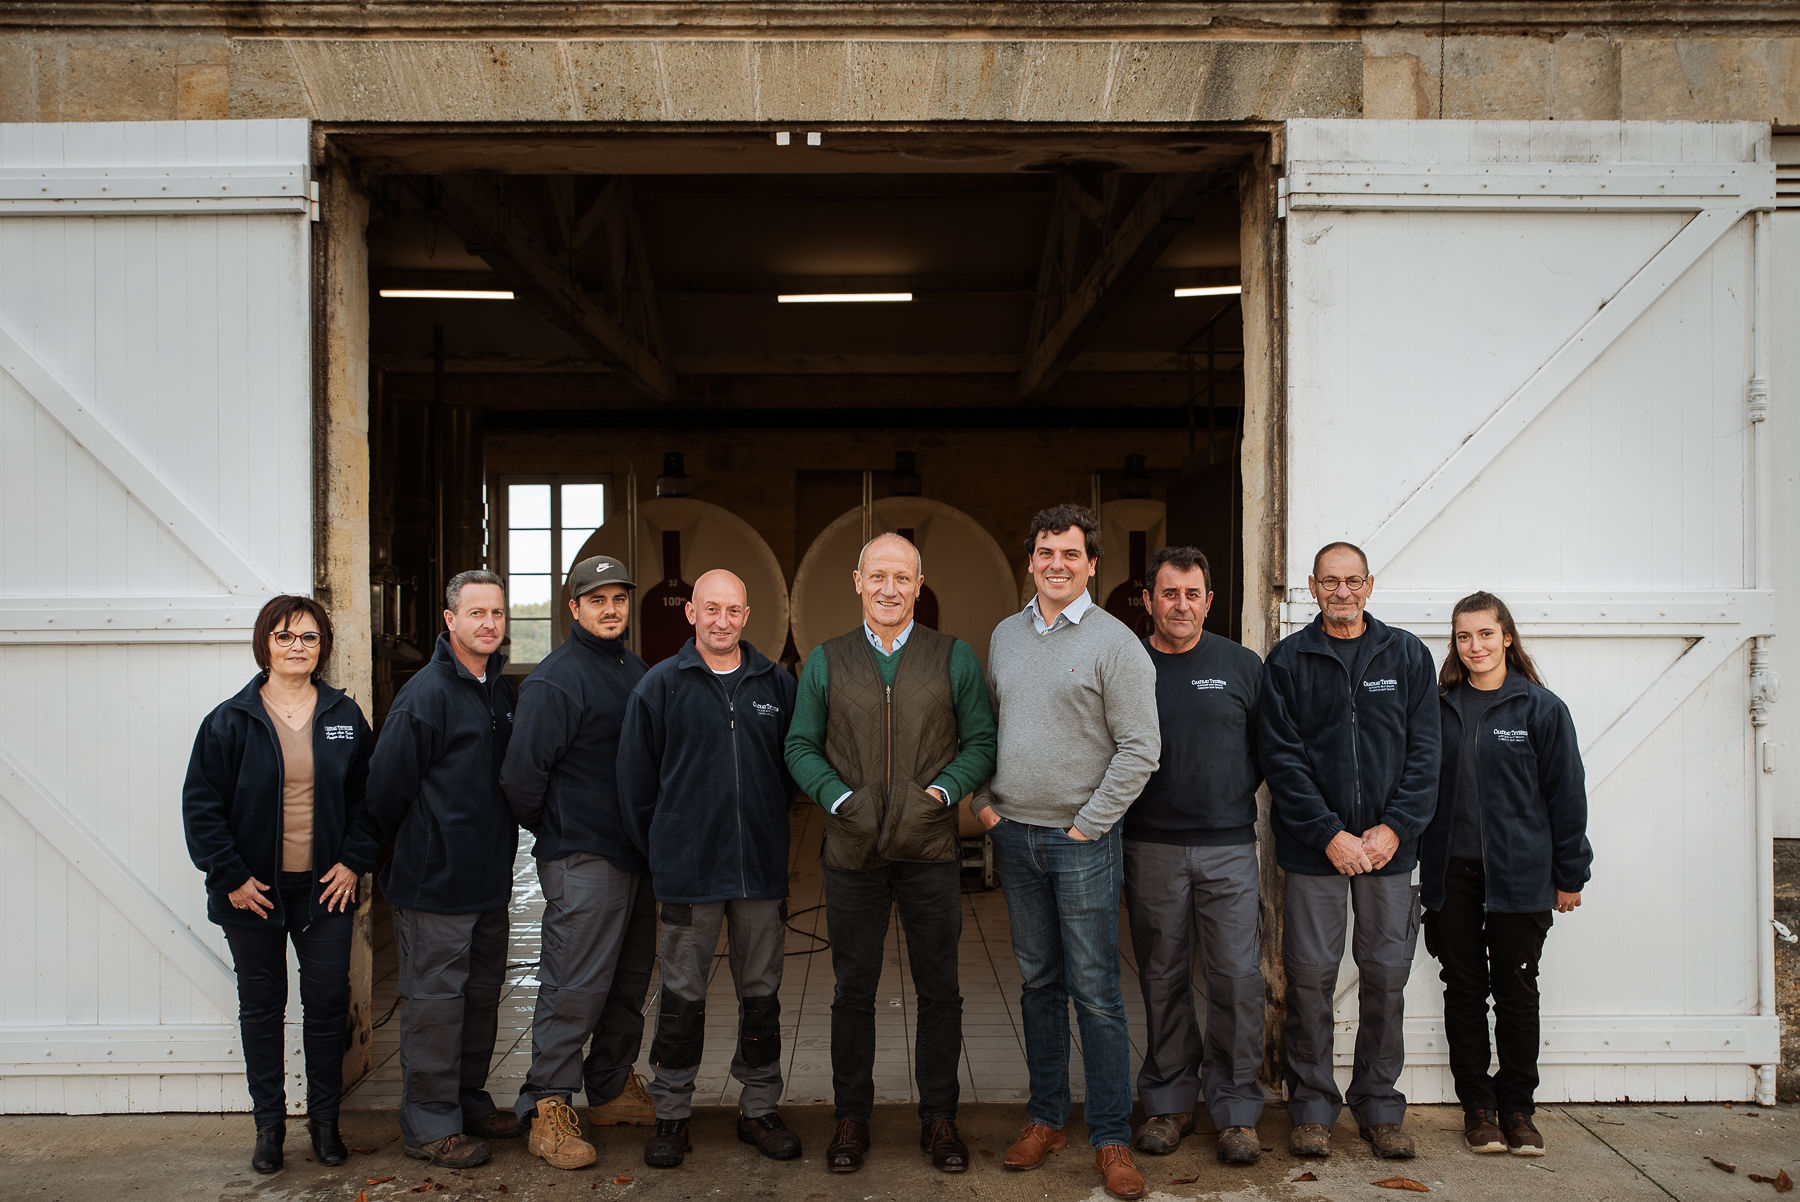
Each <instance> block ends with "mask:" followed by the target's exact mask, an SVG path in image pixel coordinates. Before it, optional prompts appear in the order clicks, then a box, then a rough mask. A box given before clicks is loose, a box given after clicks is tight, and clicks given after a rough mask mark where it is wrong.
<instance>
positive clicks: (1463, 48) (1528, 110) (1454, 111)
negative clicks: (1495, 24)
mask: <svg viewBox="0 0 1800 1202" xmlns="http://www.w3.org/2000/svg"><path fill="white" fill-rule="evenodd" d="M1428 69H1429V66H1428ZM1443 71H1444V80H1443V98H1444V99H1443V113H1442V116H1445V117H1448V118H1451V119H1455V120H1473V121H1528V120H1541V119H1544V118H1548V117H1549V116H1550V115H1551V106H1550V43H1549V42H1547V41H1545V40H1544V39H1542V38H1537V37H1460V38H1452V39H1451V40H1450V42H1449V44H1448V45H1446V46H1445V48H1444V68H1443Z"/></svg>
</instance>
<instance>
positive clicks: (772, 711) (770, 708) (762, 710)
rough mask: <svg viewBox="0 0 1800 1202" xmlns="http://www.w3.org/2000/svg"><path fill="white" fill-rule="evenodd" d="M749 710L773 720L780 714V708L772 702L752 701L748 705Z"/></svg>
mask: <svg viewBox="0 0 1800 1202" xmlns="http://www.w3.org/2000/svg"><path fill="white" fill-rule="evenodd" d="M750 708H751V709H753V710H755V711H756V712H757V713H759V714H761V715H762V716H763V717H765V718H773V717H774V716H775V715H776V714H779V713H780V712H781V707H780V706H779V705H776V704H775V703H774V702H773V701H752V702H751V703H750Z"/></svg>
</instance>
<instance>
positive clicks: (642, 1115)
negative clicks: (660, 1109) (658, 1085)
mask: <svg viewBox="0 0 1800 1202" xmlns="http://www.w3.org/2000/svg"><path fill="white" fill-rule="evenodd" d="M583 1117H584V1118H586V1119H587V1121H588V1126H590V1127H653V1126H655V1125H656V1104H655V1103H654V1102H652V1101H651V1100H650V1093H649V1091H648V1090H646V1089H645V1088H644V1079H643V1078H642V1077H640V1076H638V1075H637V1074H636V1073H626V1074H625V1088H624V1089H622V1090H620V1091H619V1096H618V1097H616V1098H608V1099H607V1100H606V1101H604V1102H601V1103H600V1104H599V1105H597V1106H589V1107H588V1108H587V1113H586V1114H585V1115H584V1116H583Z"/></svg>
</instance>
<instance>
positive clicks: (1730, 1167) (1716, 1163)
mask: <svg viewBox="0 0 1800 1202" xmlns="http://www.w3.org/2000/svg"><path fill="white" fill-rule="evenodd" d="M1706 1163H1708V1164H1710V1165H1712V1167H1713V1168H1715V1169H1724V1170H1725V1171H1726V1172H1727V1173H1735V1172H1737V1166H1736V1165H1735V1164H1726V1163H1725V1162H1724V1161H1723V1160H1716V1159H1714V1158H1713V1157H1711V1156H1708V1157H1707V1158H1706Z"/></svg>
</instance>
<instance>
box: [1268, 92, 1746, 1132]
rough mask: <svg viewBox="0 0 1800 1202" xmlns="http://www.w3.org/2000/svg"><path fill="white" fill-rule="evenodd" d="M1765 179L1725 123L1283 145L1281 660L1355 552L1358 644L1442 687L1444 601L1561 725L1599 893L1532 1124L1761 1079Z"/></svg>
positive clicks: (1297, 134)
mask: <svg viewBox="0 0 1800 1202" xmlns="http://www.w3.org/2000/svg"><path fill="white" fill-rule="evenodd" d="M1769 157H1770V156H1769V134H1768V129H1767V128H1766V127H1761V126H1753V125H1741V124H1712V125H1697V124H1633V123H1594V124H1584V123H1566V122H1555V123H1547V122H1546V123H1524V122H1459V121H1437V122H1400V121H1395V122H1388V121H1300V122H1293V123H1290V124H1289V125H1288V127H1287V146H1286V160H1287V162H1286V171H1287V176H1286V200H1285V203H1286V208H1287V215H1286V220H1285V223H1284V224H1285V227H1286V228H1285V234H1284V239H1283V247H1284V251H1285V254H1286V257H1287V277H1286V369H1287V402H1288V403H1287V447H1288V457H1287V567H1286V572H1287V594H1286V597H1287V600H1286V604H1285V606H1284V609H1283V615H1282V617H1283V626H1284V632H1286V631H1292V630H1294V629H1297V628H1298V627H1299V626H1301V625H1304V624H1305V623H1306V622H1309V621H1311V619H1312V617H1313V615H1314V613H1315V612H1316V609H1315V608H1314V606H1313V605H1312V603H1311V599H1310V597H1309V596H1308V595H1307V592H1306V588H1305V584H1306V576H1307V572H1308V570H1309V568H1310V566H1311V556H1312V553H1313V551H1314V550H1315V549H1316V548H1317V547H1318V546H1320V545H1321V544H1323V543H1324V542H1326V541H1329V540H1332V539H1338V538H1344V539H1349V540H1351V541H1353V542H1356V543H1358V544H1360V545H1361V546H1363V547H1364V548H1365V549H1366V550H1367V551H1368V554H1369V558H1370V561H1371V566H1372V568H1373V571H1374V573H1375V578H1376V589H1375V593H1374V596H1373V598H1372V600H1371V602H1370V607H1369V608H1370V612H1371V613H1374V614H1376V615H1377V616H1380V617H1382V618H1383V619H1384V620H1387V621H1390V622H1393V623H1395V624H1398V625H1401V626H1404V627H1407V628H1408V629H1410V630H1412V631H1413V632H1414V633H1416V634H1418V635H1420V636H1421V637H1423V638H1425V639H1426V641H1427V643H1428V645H1429V646H1430V647H1431V648H1432V651H1433V653H1434V655H1435V656H1437V657H1439V658H1440V659H1441V657H1442V656H1443V655H1444V653H1445V650H1446V648H1447V639H1448V634H1449V625H1448V623H1449V611H1450V607H1451V605H1452V604H1453V603H1454V601H1455V600H1456V599H1457V598H1458V597H1460V596H1462V595H1464V594H1466V593H1469V592H1472V591H1474V590H1475V589H1478V588H1480V589H1487V590H1489V591H1492V592H1495V593H1498V594H1499V595H1500V596H1501V597H1503V598H1505V599H1506V600H1507V602H1508V604H1509V605H1510V606H1511V608H1512V610H1513V613H1514V615H1515V617H1516V618H1517V619H1518V621H1519V623H1520V626H1521V631H1522V634H1523V636H1524V637H1525V639H1526V640H1527V641H1528V645H1529V647H1530V650H1531V652H1532V654H1533V655H1534V657H1535V658H1536V659H1537V661H1538V663H1539V665H1540V666H1541V667H1542V669H1543V671H1544V672H1545V674H1546V676H1547V678H1548V683H1549V685H1550V687H1551V688H1552V689H1553V690H1554V691H1555V692H1557V693H1558V694H1560V695H1561V696H1562V697H1563V698H1564V699H1566V700H1567V701H1568V703H1569V705H1570V707H1571V709H1572V710H1573V712H1574V716H1575V722H1576V726H1577V728H1578V730H1579V732H1580V735H1581V741H1582V746H1583V750H1584V756H1585V760H1586V764H1587V771H1588V783H1589V792H1590V805H1591V817H1590V837H1591V838H1592V840H1593V844H1594V848H1595V867H1594V877H1593V881H1592V883H1591V884H1590V886H1589V888H1588V890H1587V892H1586V894H1585V897H1584V904H1583V905H1582V907H1581V909H1580V910H1579V911H1578V912H1576V913H1575V914H1573V915H1569V916H1567V917H1559V918H1558V920H1557V923H1556V925H1555V927H1554V929H1553V930H1552V931H1551V933H1550V938H1549V943H1548V946H1547V948H1546V952H1545V957H1544V965H1543V975H1542V990H1543V1015H1544V1027H1543V1045H1542V1064H1543V1090H1542V1092H1541V1093H1540V1095H1539V1096H1540V1098H1543V1099H1545V1100H1589V1099H1591V1100H1613V1099H1621V1098H1631V1099H1634V1100H1635V1099H1653V1098H1654V1099H1679V1098H1693V1099H1710V1098H1726V1099H1730V1098H1746V1097H1749V1096H1751V1095H1752V1094H1753V1093H1755V1092H1758V1086H1759V1081H1758V1069H1759V1067H1762V1066H1773V1065H1774V1064H1775V1062H1776V1060H1777V1059H1778V1056H1779V1052H1778V1048H1777V1041H1778V1034H1777V1026H1776V1020H1775V1018H1774V1016H1773V1013H1772V1004H1773V986H1772V982H1773V976H1772V972H1773V970H1772V967H1771V961H1770V952H1769V943H1770V940H1769V927H1768V923H1767V916H1768V913H1769V909H1768V904H1769V903H1768V899H1767V895H1766V890H1767V889H1768V887H1769V886H1768V873H1769V865H1770V845H1769V838H1768V829H1767V828H1768V819H1767V813H1766V807H1765V810H1764V812H1763V814H1762V815H1761V816H1760V819H1759V813H1758V806H1757V784H1756V782H1757V778H1758V777H1759V776H1760V775H1761V774H1760V773H1759V772H1758V771H1757V765H1756V764H1755V763H1754V762H1753V761H1754V760H1755V758H1756V750H1757V748H1756V740H1755V736H1754V734H1753V730H1752V725H1751V714H1750V702H1751V695H1752V685H1751V672H1752V654H1753V652H1758V653H1759V655H1760V650H1759V644H1757V643H1756V642H1755V640H1757V639H1758V638H1760V637H1762V636H1767V635H1769V634H1772V633H1773V631H1772V629H1771V622H1772V618H1771V615H1772V612H1773V611H1772V606H1771V603H1770V599H1771V593H1770V591H1769V588H1768V576H1767V572H1768V563H1767V558H1768V553H1769V547H1768V546H1767V542H1766V534H1765V535H1764V536H1763V541H1762V545H1761V546H1760V547H1759V538H1758V533H1757V531H1758V526H1759V522H1760V523H1762V525H1763V527H1764V529H1765V530H1766V523H1767V518H1768V515H1767V512H1766V508H1767V507H1766V503H1764V504H1763V505H1762V506H1761V511H1760V512H1759V502H1758V494H1759V491H1760V490H1759V487H1758V481H1757V471H1758V469H1757V467H1756V462H1757V459H1758V454H1759V449H1758V440H1759V439H1760V438H1761V433H1760V431H1759V429H1758V427H1759V425H1760V423H1761V419H1762V416H1763V414H1764V412H1766V408H1767V396H1768V392H1767V384H1766V377H1767V368H1766V366H1765V359H1766V354H1767V339H1768V333H1767V329H1766V320H1764V321H1762V322H1761V323H1760V324H1761V326H1762V327H1763V328H1759V315H1758V298H1759V297H1760V296H1762V295H1764V294H1765V291H1766V283H1767V281H1766V279H1765V278H1764V277H1765V276H1766V274H1767V273H1766V264H1767V261H1768V259H1767V255H1768V251H1767V244H1766V237H1765V235H1766V222H1767V220H1768V218H1767V216H1766V213H1767V211H1768V210H1769V209H1770V208H1771V207H1772V205H1773V200H1774V169H1773V166H1772V165H1771V163H1770V162H1769ZM1763 312H1764V313H1766V309H1764V310H1763ZM1759 665H1760V659H1759ZM1437 968H1438V966H1437V963H1436V962H1435V961H1434V960H1432V959H1430V958H1429V957H1428V956H1426V955H1425V953H1424V950H1423V947H1422V946H1421V949H1420V952H1419V959H1418V961H1417V963H1416V965H1415V968H1414V972H1413V977H1412V984H1411V987H1410V989H1409V991H1408V996H1407V1013H1408V1015H1409V1021H1408V1024H1407V1059H1408V1065H1409V1069H1408V1072H1407V1075H1406V1079H1405V1080H1404V1081H1403V1082H1402V1088H1404V1089H1405V1090H1406V1092H1407V1094H1408V1095H1409V1096H1410V1097H1411V1098H1412V1099H1413V1100H1415V1101H1420V1102H1437V1101H1452V1100H1454V1093H1453V1090H1452V1087H1451V1082H1450V1076H1449V1071H1448V1069H1447V1068H1446V1067H1445V1063H1446V1057H1445V1054H1444V1041H1443V1035H1442V1022H1441V1017H1440V1016H1441V1013H1442V1003H1441V998H1442V994H1441V988H1442V987H1441V984H1440V983H1439V980H1438V976H1437ZM1342 980H1343V984H1342V989H1343V992H1342V994H1341V996H1340V998H1339V1006H1340V1010H1339V1013H1340V1018H1342V1019H1344V1020H1345V1021H1344V1022H1342V1023H1340V1027H1339V1037H1338V1052H1339V1058H1340V1064H1341V1065H1343V1066H1346V1071H1347V1066H1348V1064H1349V1062H1350V1050H1351V1031H1352V1023H1351V1020H1353V1019H1354V1017H1355V1006H1356V998H1355V978H1354V974H1353V972H1352V971H1350V966H1349V965H1346V972H1345V974H1344V976H1343V979H1342ZM1761 1084H1763V1085H1765V1086H1766V1087H1767V1088H1768V1089H1769V1090H1771V1091H1772V1085H1773V1069H1772V1067H1769V1068H1768V1070H1767V1073H1766V1074H1765V1080H1764V1081H1763V1082H1761ZM1769 1097H1770V1100H1772V1092H1771V1093H1770V1095H1769Z"/></svg>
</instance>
